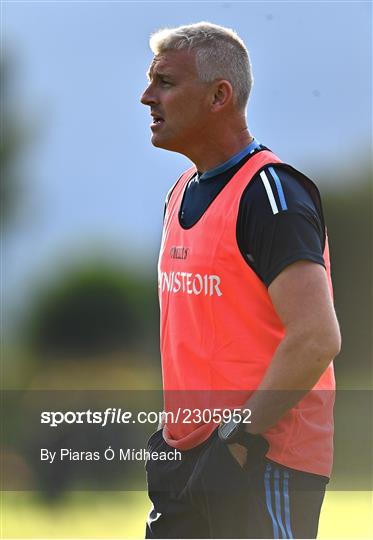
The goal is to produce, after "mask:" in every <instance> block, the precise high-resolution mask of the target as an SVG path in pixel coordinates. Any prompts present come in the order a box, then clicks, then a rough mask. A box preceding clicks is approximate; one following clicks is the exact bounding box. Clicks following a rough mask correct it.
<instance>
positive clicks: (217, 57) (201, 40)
mask: <svg viewBox="0 0 373 540" xmlns="http://www.w3.org/2000/svg"><path fill="white" fill-rule="evenodd" d="M150 48H151V50H152V51H153V53H154V54H155V55H159V54H161V53H164V52H166V51H169V50H175V49H176V50H188V51H192V50H193V51H195V55H196V67H197V72H198V75H199V77H200V79H201V80H202V81H205V82H212V81H214V80H217V79H225V80H227V81H229V82H230V83H231V85H232V88H233V96H234V100H235V104H236V106H237V108H239V109H244V108H245V107H246V105H247V102H248V99H249V95H250V91H251V88H252V84H253V76H252V70H251V63H250V57H249V53H248V50H247V48H246V46H245V44H244V42H243V41H242V39H241V38H240V37H239V36H238V34H237V33H236V32H235V31H234V30H231V29H230V28H225V27H224V26H218V25H217V24H212V23H209V22H199V23H195V24H189V25H185V26H179V27H177V28H164V29H161V30H158V31H157V32H155V33H154V34H152V35H151V37H150Z"/></svg>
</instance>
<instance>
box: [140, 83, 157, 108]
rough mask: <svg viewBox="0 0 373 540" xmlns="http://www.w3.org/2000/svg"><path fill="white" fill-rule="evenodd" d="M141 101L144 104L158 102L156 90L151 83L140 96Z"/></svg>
mask: <svg viewBox="0 0 373 540" xmlns="http://www.w3.org/2000/svg"><path fill="white" fill-rule="evenodd" d="M140 101H141V103H142V104H143V105H153V104H154V103H156V98H155V95H154V92H153V91H152V88H151V85H149V86H148V87H147V88H146V89H145V91H144V93H143V95H142V96H141V98H140Z"/></svg>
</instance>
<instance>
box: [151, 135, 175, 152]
mask: <svg viewBox="0 0 373 540" xmlns="http://www.w3.org/2000/svg"><path fill="white" fill-rule="evenodd" d="M151 143H152V145H153V146H155V147H156V148H163V150H171V151H172V152H177V150H176V149H175V148H174V146H173V145H172V142H171V141H170V140H167V139H166V138H165V137H160V136H159V135H158V134H157V133H154V134H153V135H152V138H151Z"/></svg>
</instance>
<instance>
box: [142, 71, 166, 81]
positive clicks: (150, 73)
mask: <svg viewBox="0 0 373 540" xmlns="http://www.w3.org/2000/svg"><path fill="white" fill-rule="evenodd" d="M153 71H154V69H153V68H149V69H148V71H147V72H146V76H147V78H148V79H149V81H150V80H151V79H152V78H153ZM155 77H157V78H158V79H162V78H167V79H172V75H171V74H169V73H167V72H165V73H163V72H162V71H156V73H155Z"/></svg>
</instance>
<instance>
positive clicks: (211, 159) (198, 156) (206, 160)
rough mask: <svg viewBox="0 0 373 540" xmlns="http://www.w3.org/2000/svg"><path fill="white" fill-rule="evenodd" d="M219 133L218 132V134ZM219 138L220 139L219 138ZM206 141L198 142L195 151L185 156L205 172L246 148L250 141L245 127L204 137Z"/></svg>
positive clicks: (251, 139) (250, 138)
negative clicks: (236, 130)
mask: <svg viewBox="0 0 373 540" xmlns="http://www.w3.org/2000/svg"><path fill="white" fill-rule="evenodd" d="M219 135H220V134H219ZM219 139H220V140H219ZM205 140H206V142H205V143H204V144H200V145H199V146H198V147H197V148H196V149H195V151H193V150H192V151H191V152H190V153H188V155H187V157H188V158H189V159H190V160H191V161H192V162H193V163H194V164H195V166H196V168H197V170H198V171H200V172H202V173H203V172H205V171H208V170H210V169H213V168H215V167H218V166H219V165H221V164H223V163H225V162H226V161H228V160H229V159H230V158H231V157H232V156H234V155H235V154H237V153H238V152H240V151H241V150H243V149H244V148H246V147H247V146H248V145H249V144H250V143H251V142H252V141H253V137H252V136H251V135H250V133H249V130H248V128H247V127H245V128H244V129H242V130H240V131H239V132H236V133H230V134H229V133H226V132H224V133H222V134H221V137H219V136H218V134H215V135H214V136H212V135H211V136H209V137H206V138H205Z"/></svg>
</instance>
